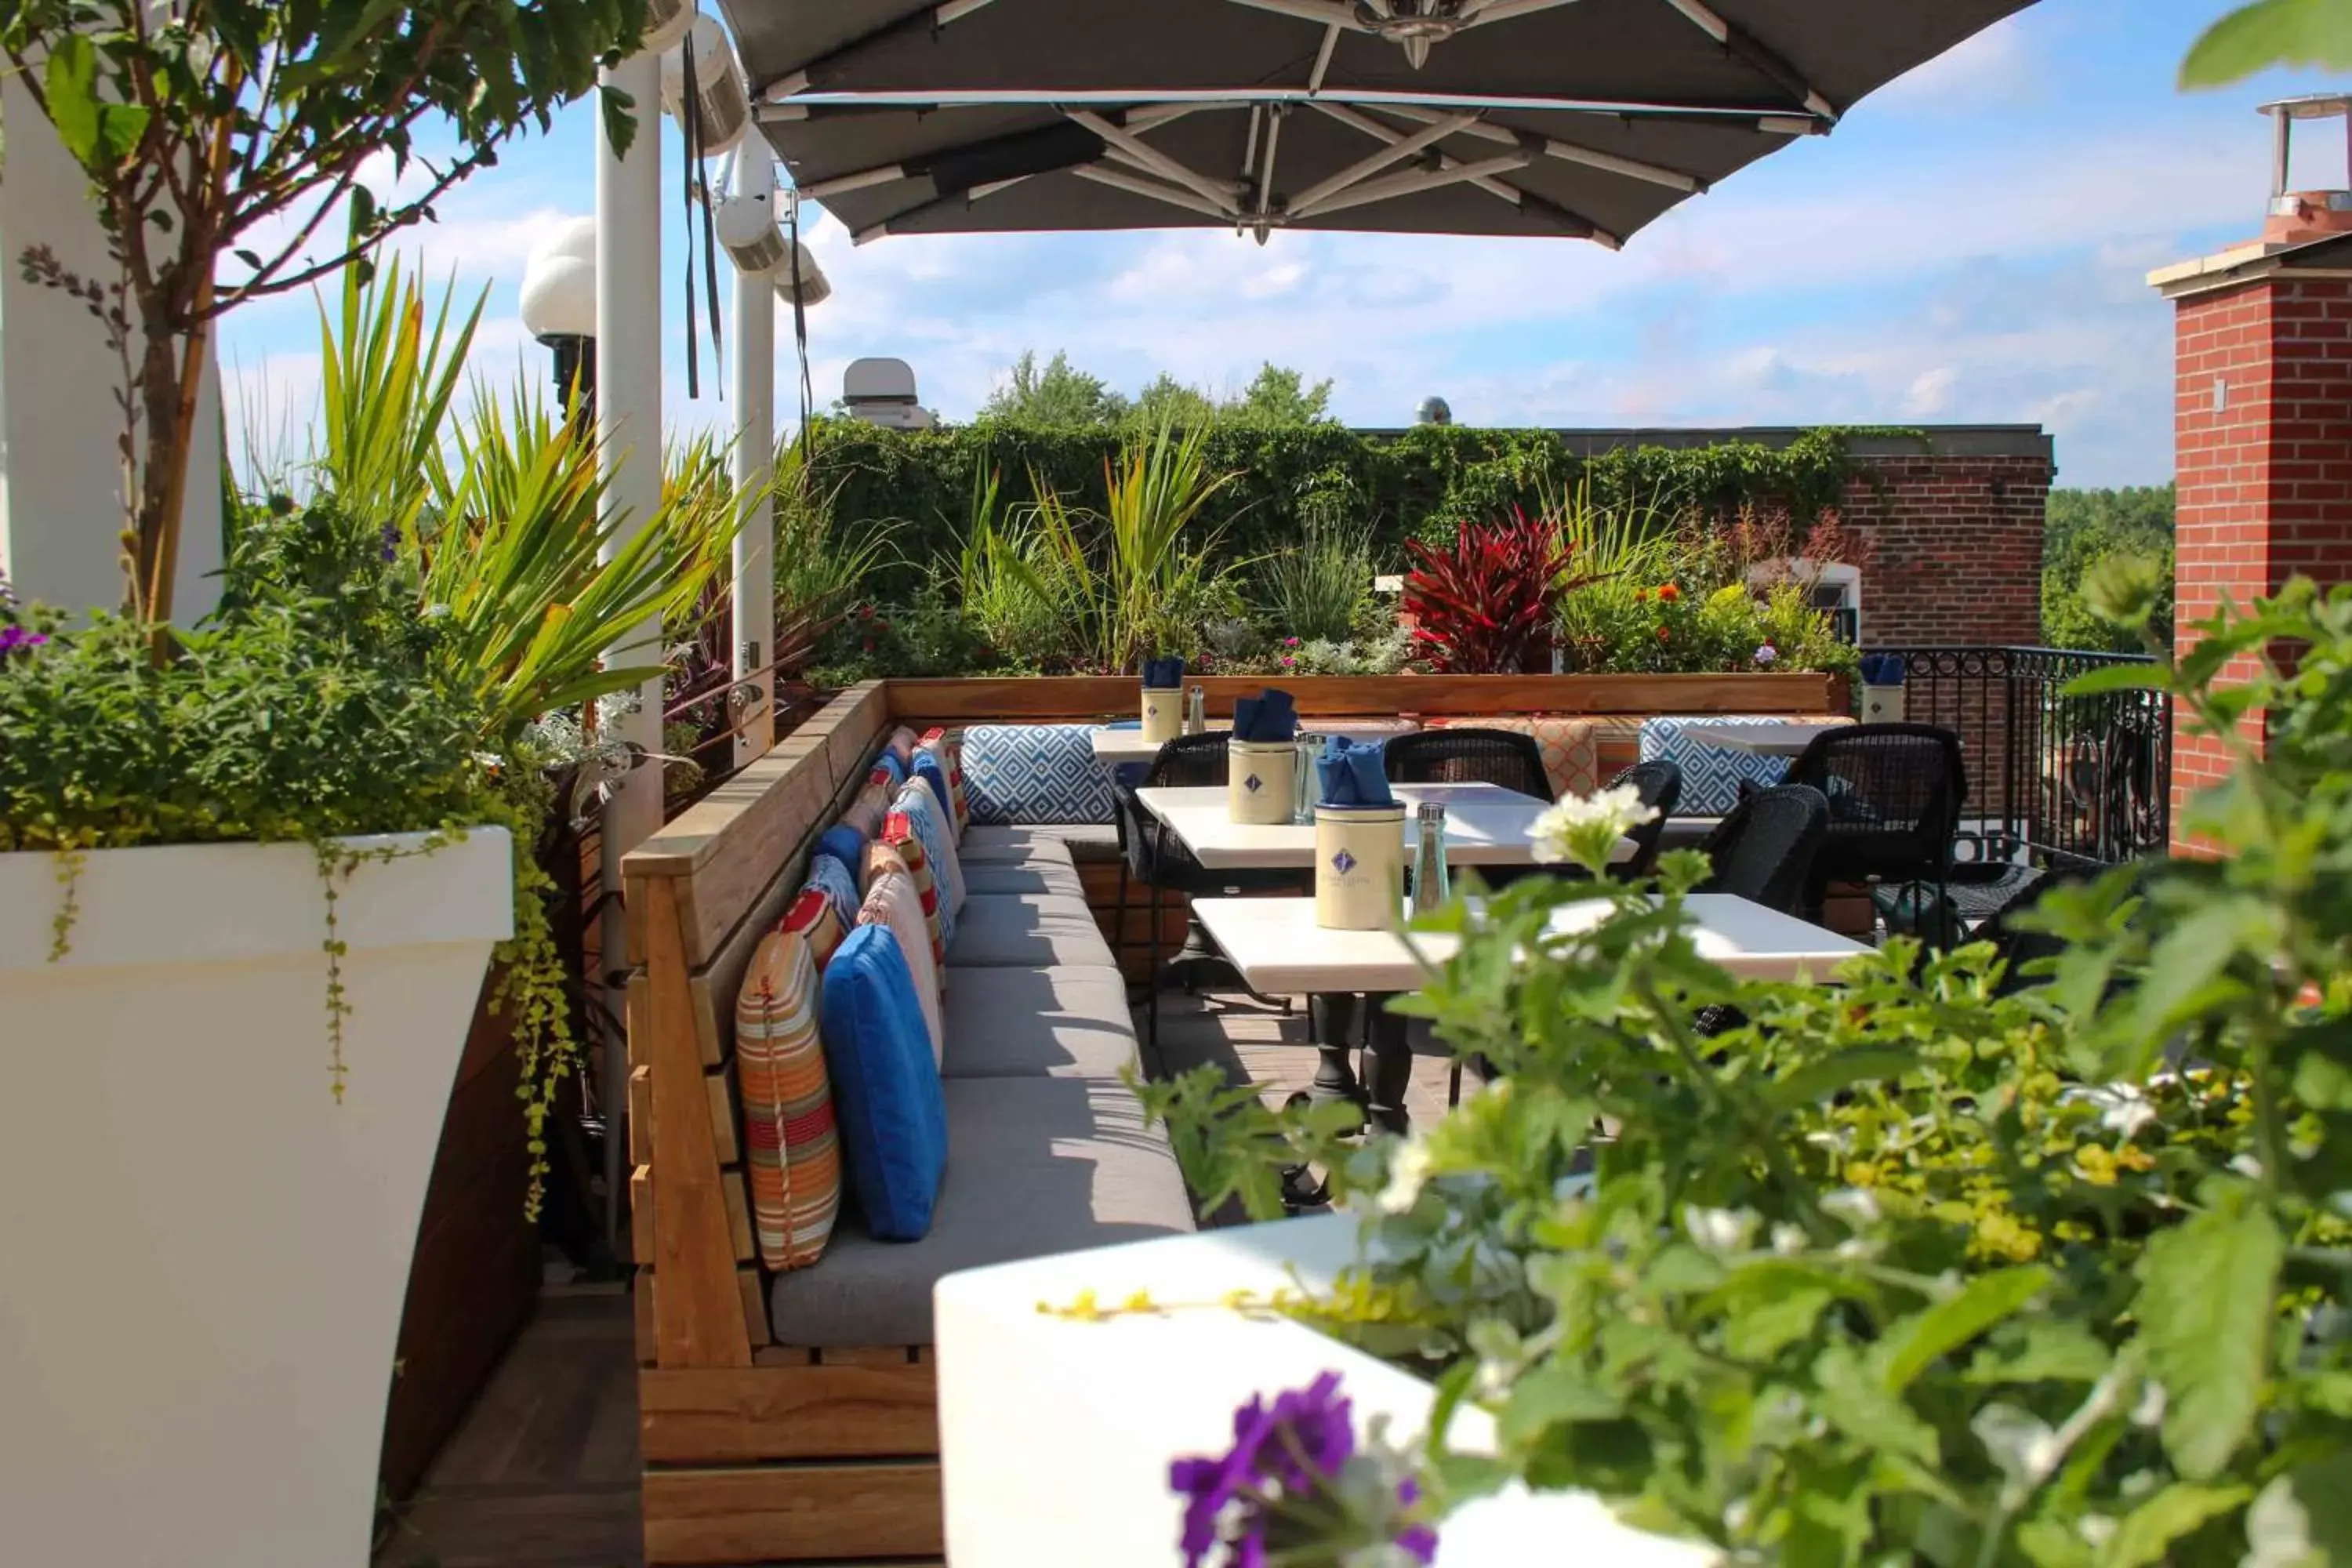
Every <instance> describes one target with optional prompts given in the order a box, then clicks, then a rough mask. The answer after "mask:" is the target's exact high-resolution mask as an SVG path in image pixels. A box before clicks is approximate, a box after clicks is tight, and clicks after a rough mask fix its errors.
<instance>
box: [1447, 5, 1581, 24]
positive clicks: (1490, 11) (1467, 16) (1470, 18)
mask: <svg viewBox="0 0 2352 1568" xmlns="http://www.w3.org/2000/svg"><path fill="white" fill-rule="evenodd" d="M1574 4H1576V0H1469V4H1467V5H1464V6H1463V7H1462V9H1461V10H1460V11H1459V12H1457V13H1456V15H1457V16H1460V17H1461V19H1462V20H1463V21H1464V22H1476V23H1478V24H1480V25H1481V26H1484V25H1485V24H1486V23H1489V22H1507V21H1509V20H1510V19H1511V18H1512V17H1514V16H1527V15H1528V13H1530V12H1534V11H1549V10H1550V9H1552V8H1553V7H1554V6H1557V5H1574Z"/></svg>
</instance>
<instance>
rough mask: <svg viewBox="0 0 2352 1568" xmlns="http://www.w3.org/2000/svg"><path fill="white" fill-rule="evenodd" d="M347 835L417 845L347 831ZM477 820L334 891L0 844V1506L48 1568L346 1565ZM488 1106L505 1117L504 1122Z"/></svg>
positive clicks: (177, 851) (437, 1082) (455, 1012)
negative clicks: (333, 899)
mask: <svg viewBox="0 0 2352 1568" xmlns="http://www.w3.org/2000/svg"><path fill="white" fill-rule="evenodd" d="M416 842H418V839H416V838H415V837H405V838H370V839H354V840H352V844H353V846H354V847H369V846H383V845H394V844H409V845H414V844H415V843H416ZM509 855H510V849H509V842H508V837H507V835H506V833H505V831H504V830H503V829H498V828H485V829H478V830H476V831H475V832H474V833H473V834H471V835H470V836H469V837H467V839H465V840H464V841H463V842H461V843H454V844H449V845H446V846H445V847H441V848H439V849H437V850H436V851H435V852H434V853H432V854H431V855H429V856H413V857H410V858H404V859H400V860H396V861H394V862H391V863H389V864H376V863H369V864H365V865H362V867H361V868H359V869H358V870H357V871H356V872H355V873H354V874H353V875H352V877H351V878H350V879H349V880H348V882H346V883H345V884H344V885H343V888H342V893H341V899H340V900H339V902H338V905H337V918H338V921H339V928H340V935H341V939H342V940H343V941H344V942H346V943H348V944H349V949H350V951H349V952H348V954H347V955H346V956H345V957H344V959H343V961H342V979H343V985H344V987H345V991H346V994H347V998H348V1001H349V1004H350V1006H351V1008H352V1014H351V1016H350V1017H348V1018H347V1019H346V1020H345V1022H344V1029H343V1042H344V1043H343V1055H344V1060H345V1062H346V1063H347V1065H348V1067H349V1070H350V1079H349V1092H348V1095H347V1097H346V1099H345V1100H344V1101H343V1102H342V1103H341V1104H340V1105H338V1104H337V1103H336V1102H335V1101H334V1100H333V1098H332V1097H331V1094H330V1091H329V1078H328V1061H329V1046H328V1036H327V1012H326V990H327V970H326V960H325V957H324V955H323V954H322V953H321V952H320V942H321V940H322V938H323V937H324V935H325V913H326V906H325V901H324V892H323V889H322V888H321V885H320V877H319V873H318V868H317V860H316V858H315V857H314V856H313V854H312V853H311V851H310V849H309V848H308V847H304V846H301V845H269V846H258V845H191V846H179V847H160V848H150V849H122V850H107V851H102V852H99V853H95V854H92V855H90V856H89V858H88V859H87V862H86V864H85V866H84V868H83V869H82V872H81V876H80V882H79V902H80V914H79V919H78V920H77V921H76V922H75V924H74V926H73V929H72V931H71V932H70V934H69V937H68V941H69V942H70V944H71V945H70V950H69V952H68V953H67V955H66V956H65V957H64V958H63V959H62V960H60V961H58V962H57V963H51V962H49V957H48V954H49V948H50V937H51V922H52V920H53V919H54V917H55V915H56V913H57V911H58V908H59V901H60V898H61V896H62V891H63V890H62V889H60V888H59V886H58V882H57V861H56V860H55V859H54V858H52V857H50V856H48V855H45V854H19V855H0V1099H5V1104H6V1107H7V1111H8V1115H7V1121H6V1125H5V1130H0V1193H5V1198H0V1272H5V1282H0V1520H5V1521H6V1524H5V1533H6V1536H7V1539H8V1540H9V1541H10V1542H13V1543H15V1544H16V1545H17V1546H18V1547H20V1548H22V1549H23V1550H24V1551H26V1552H32V1553H33V1554H34V1555H35V1556H36V1557H47V1559H49V1560H51V1561H56V1562H60V1563H64V1562H71V1563H105V1564H107V1565H108V1568H163V1565H166V1564H169V1565H173V1568H227V1565H229V1564H253V1565H256V1568H258V1565H261V1564H269V1563H285V1564H289V1565H290V1564H298V1563H299V1564H301V1565H302V1568H362V1565H363V1564H365V1563H366V1562H367V1561H368V1546H369V1536H370V1531H371V1526H372V1522H373V1514H374V1506H375V1479H376V1463H377V1453H378V1448H379V1446H380V1444H381V1442H382V1439H383V1412H384V1401H385V1397H386V1394H387V1393H388V1391H389V1388H390V1384H391V1375H392V1357H393V1349H394V1337H395V1335H396V1334H397V1332H398V1331H399V1327H400V1311H401V1301H402V1297H403V1293H404V1285H405V1281H406V1279H407V1275H408V1263H409V1254H410V1250H411V1248H412V1247H414V1246H415V1239H416V1226H417V1219H418V1215H419V1213H420V1211H421V1209H422V1207H423V1205H424V1201H425V1180H426V1177H427V1176H428V1175H429V1173H430V1172H431V1168H432V1162H433V1155H434V1151H435V1147H436V1143H437V1142H438V1141H439V1135H440V1128H441V1120H442V1116H443V1113H444V1111H445V1110H446V1107H447V1104H448V1099H449V1089H450V1082H451V1079H453V1078H454V1077H455V1075H456V1072H457V1058H458V1055H459V1052H460V1051H461V1050H462V1048H463V1047H464V1044H465V1038H466V1031H467V1023H468V1020H469V1019H470V1017H471V1016H472V1014H473V1011H474V1005H475V1002H476V999H477V998H478V995H479V994H480V989H481V984H482V976H483V974H484V973H485V971H486V969H487V966H488V959H489V955H490V949H491V947H492V945H493V944H494V943H496V942H499V941H501V940H503V939H504V938H506V937H507V936H509V934H511V930H512V923H513V904H512V891H511V889H512V866H511V863H510V860H509ZM516 1114H518V1115H520V1114H521V1112H520V1108H518V1110H517V1111H516Z"/></svg>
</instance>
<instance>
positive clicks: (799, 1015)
mask: <svg viewBox="0 0 2352 1568" xmlns="http://www.w3.org/2000/svg"><path fill="white" fill-rule="evenodd" d="M818 901H819V902H823V901H824V900H823V896H822V895H818ZM817 973H818V972H817V966H816V964H815V963H814V962H813V959H812V954H811V952H810V948H809V944H808V942H806V941H805V940H803V937H802V936H801V935H800V934H799V933H798V932H792V931H771V932H770V933H769V934H768V935H767V936H765V937H763V938H761V942H760V946H759V950H758V951H757V952H754V953H752V955H751V968H750V969H748V970H746V971H745V972H744V974H743V984H742V988H741V989H740V991H739V992H737V994H736V997H735V1072H736V1079H737V1083H738V1085H739V1087H740V1089H742V1093H743V1144H744V1164H745V1168H746V1171H747V1173H748V1174H749V1176H750V1178H751V1228H752V1231H753V1233H754V1234H755V1235H756V1236H757V1237H759V1242H760V1257H761V1259H762V1260H763V1261H765V1262H766V1264H767V1266H768V1267H769V1268H772V1269H778V1270H782V1269H787V1268H807V1267H808V1266H809V1265H810V1264H812V1263H814V1262H815V1261H816V1260H817V1258H818V1257H819V1255H821V1254H822V1253H823V1252H824V1244H825V1242H826V1241H827V1240H828V1239H830V1238H831V1237H832V1235H833V1226H834V1221H835V1218H836V1217H837V1216H838V1215H839V1214H840V1212H841V1140H840V1136H839V1133H838V1131H837V1130H836V1129H835V1123H834V1116H833V1086H832V1082H831V1080H830V1079H828V1078H827V1076H826V1073H825V1067H824V1046H823V1044H822V1043H821V1042H820V1041H819V1040H818V1038H817V1028H816V1020H817V984H818V981H817Z"/></svg>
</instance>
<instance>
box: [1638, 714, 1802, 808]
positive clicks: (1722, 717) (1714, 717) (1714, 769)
mask: <svg viewBox="0 0 2352 1568" xmlns="http://www.w3.org/2000/svg"><path fill="white" fill-rule="evenodd" d="M1803 722H1805V721H1803V720H1801V719H1791V718H1789V717H1788V716H1787V715H1785V714H1780V713H1685V714H1683V715H1681V716H1679V717H1676V718H1673V719H1644V720H1643V721H1642V760H1643V762H1645V763H1654V762H1660V761H1664V762H1669V763H1674V764H1675V766H1677V767H1679V768H1681V769H1682V771H1683V794H1682V799H1681V801H1680V802H1679V803H1678V804H1677V805H1675V816H1730V815H1731V813H1732V812H1733V811H1734V810H1735V809H1736V808H1737V807H1738V805H1739V784H1740V781H1741V780H1742V779H1745V780H1746V781H1748V783H1749V784H1754V785H1756V786H1757V787H1758V788H1759V789H1770V788H1771V787H1772V786H1773V785H1774V784H1779V783H1780V780H1781V778H1782V776H1783V775H1785V774H1786V773H1788V771H1789V759H1788V758H1786V757H1759V756H1756V755H1754V754H1753V753H1751V752H1735V751H1731V750H1729V749H1727V748H1726V747H1723V746H1709V745H1704V744H1702V743H1701V742H1697V741H1694V740H1692V739H1691V738H1690V737H1689V736H1688V735H1686V734H1685V733H1684V732H1683V731H1685V730H1686V729H1688V728H1690V727H1692V726H1694V725H1705V724H1799V723H1803Z"/></svg>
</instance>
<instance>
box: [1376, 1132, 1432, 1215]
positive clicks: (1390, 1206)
mask: <svg viewBox="0 0 2352 1568" xmlns="http://www.w3.org/2000/svg"><path fill="white" fill-rule="evenodd" d="M1430 1165H1431V1162H1430V1158H1429V1144H1428V1142H1426V1141H1424V1140H1423V1139H1419V1138H1415V1139H1412V1141H1410V1142H1406V1143H1404V1144H1403V1145H1402V1146H1400V1147H1399V1148H1398V1150H1397V1152H1395V1153H1393V1154H1391V1155H1390V1156H1389V1184H1388V1185H1387V1186H1385V1187H1382V1188H1381V1191H1380V1195H1379V1196H1378V1197H1375V1198H1374V1199H1373V1200H1372V1206H1373V1207H1374V1208H1377V1209H1379V1210H1380V1211H1381V1213H1382V1214H1403V1213H1405V1212H1406V1211H1407V1210H1409V1209H1411V1208H1412V1205H1413V1204H1414V1203H1415V1202H1417V1201H1418V1200H1419V1199H1420V1197H1421V1189H1422V1186H1423V1184H1424V1183H1426V1182H1427V1181H1428V1180H1429V1176H1430Z"/></svg>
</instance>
